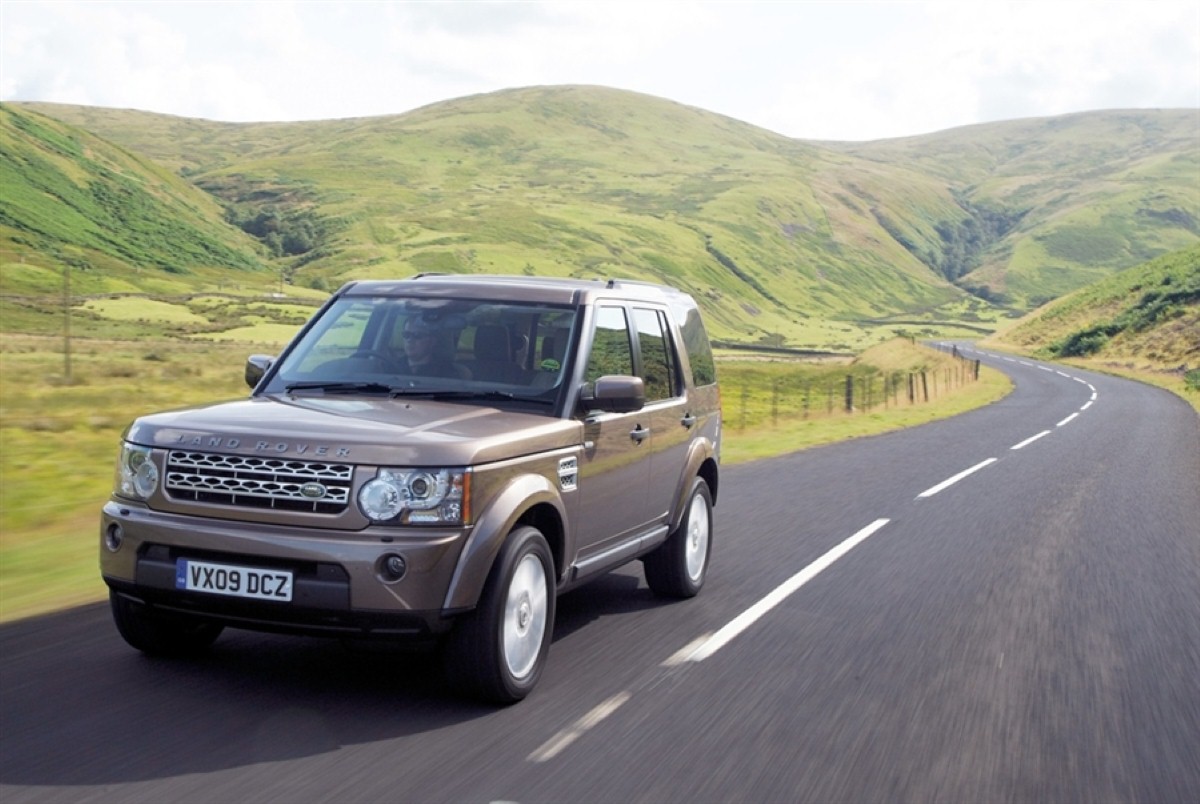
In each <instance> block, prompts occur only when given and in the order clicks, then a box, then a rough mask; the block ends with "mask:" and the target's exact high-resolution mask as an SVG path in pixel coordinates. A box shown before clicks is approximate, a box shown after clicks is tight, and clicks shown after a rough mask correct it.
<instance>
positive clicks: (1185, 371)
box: [998, 246, 1200, 391]
mask: <svg viewBox="0 0 1200 804" xmlns="http://www.w3.org/2000/svg"><path fill="white" fill-rule="evenodd" d="M998 342H999V343H1001V344H1003V345H1008V346H1013V347H1016V348H1019V349H1021V350H1024V351H1032V352H1035V353H1036V354H1039V355H1041V356H1043V357H1047V358H1087V359H1089V360H1091V361H1093V362H1094V363H1096V364H1098V365H1101V366H1108V367H1117V368H1124V369H1129V370H1135V371H1136V370H1141V371H1145V372H1156V373H1159V374H1166V375H1175V376H1177V377H1179V378H1181V379H1184V378H1186V384H1187V385H1188V386H1190V387H1191V389H1192V390H1193V391H1200V246H1193V247H1192V248H1190V249H1186V250H1184V251H1179V252H1176V253H1173V254H1169V255H1166V256H1164V257H1159V258H1158V259H1156V260H1153V261H1151V262H1148V263H1146V264H1144V265H1140V266H1138V267H1136V268H1130V269H1128V270H1125V271H1122V272H1120V273H1118V274H1115V275H1113V276H1111V277H1108V278H1107V279H1104V280H1102V281H1100V282H1097V283H1096V284H1094V285H1091V286H1089V287H1087V288H1085V289H1084V290H1080V291H1077V292H1075V293H1072V294H1070V295H1069V296H1066V297H1064V298H1062V299H1059V300H1057V301H1055V302H1053V303H1052V304H1049V305H1047V306H1046V307H1044V308H1042V309H1040V310H1037V311H1036V312H1034V313H1030V314H1029V315H1028V316H1026V317H1025V318H1023V319H1022V320H1021V321H1020V322H1019V323H1018V324H1017V325H1015V326H1014V327H1013V328H1012V329H1010V330H1008V331H1007V332H1004V333H1003V334H1002V335H1001V336H1000V338H999V341H998Z"/></svg>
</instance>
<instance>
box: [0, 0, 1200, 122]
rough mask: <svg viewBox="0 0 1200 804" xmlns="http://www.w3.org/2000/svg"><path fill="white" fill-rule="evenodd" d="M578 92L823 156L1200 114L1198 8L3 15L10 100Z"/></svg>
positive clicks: (108, 102) (281, 106)
mask: <svg viewBox="0 0 1200 804" xmlns="http://www.w3.org/2000/svg"><path fill="white" fill-rule="evenodd" d="M561 84H592V85H601V86H607V87H614V88H617V89H626V90H632V91H635V92H640V93H644V94H647V95H654V96H657V97H660V98H666V99H668V100H672V101H676V102H679V103H683V104H687V105H689V106H696V107H699V108H702V109H706V110H708V111H712V112H716V113H718V114H723V115H726V116H729V117H733V118H736V119H738V120H742V121H744V122H747V123H751V124H753V125H756V126H761V127H762V128H766V129H769V130H771V131H774V132H777V133H779V134H784V135H786V136H789V137H794V138H798V139H813V140H840V141H861V140H876V139H886V138H892V137H903V136H910V135H918V134H926V133H930V132H933V131H941V130H944V129H949V128H955V127H958V126H965V125H971V124H974V123H984V122H994V121H1000V120H1014V119H1020V118H1027V117H1048V116H1053V115H1060V114H1067V113H1072V112H1081V111H1092V110H1099V109H1149V108H1200V0H1186V2H1179V1H1178V0H1135V1H1134V2H1125V1H1124V0H1122V1H1121V2H1104V0H1092V1H1091V2H1073V0H1033V1H1032V2H1000V1H999V0H957V1H956V2H906V1H905V0H892V2H867V1H866V0H862V1H861V2H854V1H853V0H841V1H840V2H818V1H817V0H809V1H799V0H795V1H792V2H784V1H777V2H755V1H754V0H741V1H740V2H666V1H660V0H641V1H640V2H621V0H607V1H606V2H591V1H590V0H570V1H569V2H563V1H561V0H560V1H559V2H469V1H468V0H457V1H456V2H382V1H380V2H368V1H367V0H341V2H333V3H327V2H318V1H316V0H310V1H309V2H284V1H283V0H278V1H274V2H271V1H267V0H262V1H260V2H225V1H224V0H205V1H204V2H172V1H171V0H154V1H153V2H107V1H105V0H90V1H88V2H66V1H53V0H40V2H33V1H31V0H0V101H51V102H57V103H71V104H83V105H88V106H106V107H116V108H130V109H140V110H143V111H151V112H160V113H165V114H173V115H180V116H184V117H197V118H205V119H209V120H220V121H226V122H263V121H283V120H286V121H298V120H324V119H333V118H344V117H368V116H376V115H390V114H400V113H403V112H406V111H410V110H412V109H416V108H419V107H421V106H426V105H428V104H431V103H436V102H438V101H443V100H450V99H453V98H459V97H463V96H467V95H475V94H480V93H486V92H493V91H497V90H501V89H509V88H514V87H525V86H544V85H561Z"/></svg>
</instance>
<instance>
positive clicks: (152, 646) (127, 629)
mask: <svg viewBox="0 0 1200 804" xmlns="http://www.w3.org/2000/svg"><path fill="white" fill-rule="evenodd" d="M108 602H109V605H110V606H111V608H112V615H113V622H114V623H116V626H117V631H119V632H120V634H121V637H122V638H123V639H124V640H125V641H126V642H128V643H129V644H130V645H131V646H132V647H134V648H137V649H138V650H140V651H141V652H142V653H145V654H147V655H150V656H172V657H174V656H196V655H198V654H200V653H203V652H204V651H205V650H207V649H208V647H209V646H210V645H212V643H213V642H215V641H216V639H217V637H219V636H220V635H221V632H222V631H223V630H225V629H224V626H221V625H217V624H216V623H210V622H205V621H204V620H197V619H194V618H192V617H187V616H185V615H182V614H172V613H169V612H162V611H156V610H154V609H152V608H150V607H149V606H147V605H146V604H145V603H140V602H138V601H136V600H132V599H130V598H128V597H125V596H123V595H120V594H117V593H116V592H114V591H111V590H110V591H109V593H108Z"/></svg>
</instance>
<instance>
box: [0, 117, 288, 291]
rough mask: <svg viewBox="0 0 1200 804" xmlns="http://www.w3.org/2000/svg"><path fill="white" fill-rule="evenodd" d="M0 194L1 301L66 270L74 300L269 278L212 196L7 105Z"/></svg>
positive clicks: (0, 126) (251, 245)
mask: <svg viewBox="0 0 1200 804" xmlns="http://www.w3.org/2000/svg"><path fill="white" fill-rule="evenodd" d="M0 187H3V191H2V192H0V248H2V249H3V262H4V265H3V274H2V275H0V292H3V293H6V294H34V295H37V294H43V293H45V292H47V290H48V289H49V288H55V289H57V288H59V286H60V285H61V283H62V266H64V265H66V266H70V267H71V268H72V269H73V274H74V276H73V279H74V283H75V290H76V292H79V293H98V292H130V291H142V290H146V289H148V288H153V287H155V286H161V287H162V288H163V289H166V288H187V287H191V286H192V285H193V284H194V282H195V281H196V280H197V278H198V277H200V276H202V275H212V274H213V273H214V272H224V273H226V274H230V275H231V276H236V275H237V274H247V273H251V272H256V271H262V270H264V268H265V264H264V262H263V260H262V259H261V258H260V256H259V251H260V248H259V246H258V244H257V243H256V242H255V241H254V240H253V239H252V238H250V237H248V236H247V235H246V234H245V233H244V232H241V231H240V230H238V229H237V228H236V227H234V226H231V225H229V224H228V223H227V222H226V221H225V220H224V210H223V208H222V206H221V204H220V203H218V202H217V201H216V200H214V199H213V198H212V196H210V195H209V194H207V193H205V192H203V191H201V190H199V189H198V188H196V187H195V186H193V185H192V184H190V183H188V182H187V181H185V180H184V179H182V178H181V177H179V176H178V175H175V174H174V173H172V172H170V171H169V170H167V169H165V168H164V167H163V166H162V165H160V164H158V163H156V162H154V161H152V160H150V159H148V158H147V157H145V156H141V155H137V154H134V153H130V152H128V151H126V150H123V149H122V148H120V147H118V146H115V145H113V144H111V143H109V142H106V141H105V140H102V139H100V138H99V137H97V136H94V135H92V134H89V133H87V132H85V131H83V130H81V129H78V128H75V127H72V126H68V125H64V124H63V123H61V122H59V121H57V120H53V119H51V118H48V117H45V116H42V115H40V114H37V113H35V112H32V111H29V110H27V109H23V108H20V107H15V106H13V105H11V104H4V105H3V106H0ZM234 272H236V273H234ZM173 277H174V278H177V279H176V280H174V281H173V279H172V278H173ZM229 281H234V280H232V279H231V280H229Z"/></svg>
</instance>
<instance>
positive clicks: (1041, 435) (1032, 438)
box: [1009, 430, 1050, 449]
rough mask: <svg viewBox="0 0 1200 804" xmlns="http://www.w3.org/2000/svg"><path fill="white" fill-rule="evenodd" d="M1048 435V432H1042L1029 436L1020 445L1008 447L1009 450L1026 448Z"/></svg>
mask: <svg viewBox="0 0 1200 804" xmlns="http://www.w3.org/2000/svg"><path fill="white" fill-rule="evenodd" d="M1048 435H1050V431H1049V430H1043V431H1042V432H1040V433H1038V434H1037V435H1035V436H1030V437H1029V438H1027V439H1025V440H1024V441H1022V442H1021V443H1020V444H1013V445H1012V446H1011V447H1009V449H1021V448H1023V447H1028V446H1029V445H1030V444H1032V443H1033V442H1034V441H1037V440H1038V439H1039V438H1045V437H1046V436H1048Z"/></svg>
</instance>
